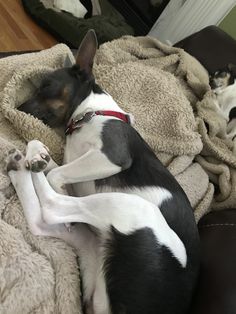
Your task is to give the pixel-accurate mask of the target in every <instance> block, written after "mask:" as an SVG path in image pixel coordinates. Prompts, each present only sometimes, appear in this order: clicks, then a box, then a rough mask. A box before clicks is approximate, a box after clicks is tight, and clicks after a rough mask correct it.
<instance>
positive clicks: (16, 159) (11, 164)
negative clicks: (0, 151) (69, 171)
mask: <svg viewBox="0 0 236 314" xmlns="http://www.w3.org/2000/svg"><path fill="white" fill-rule="evenodd" d="M23 157H24V156H23V154H22V153H21V152H20V151H19V150H17V149H15V148H14V149H11V150H10V151H9V152H8V157H7V159H6V170H7V172H9V171H11V170H14V171H17V170H20V169H21V168H22V167H23V165H24V163H23V162H22V161H23Z"/></svg>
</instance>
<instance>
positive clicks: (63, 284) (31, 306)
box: [0, 37, 236, 314]
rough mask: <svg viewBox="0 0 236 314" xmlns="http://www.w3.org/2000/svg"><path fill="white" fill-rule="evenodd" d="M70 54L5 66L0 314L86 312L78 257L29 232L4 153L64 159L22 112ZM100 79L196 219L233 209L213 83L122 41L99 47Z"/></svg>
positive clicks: (228, 158)
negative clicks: (38, 146) (36, 149)
mask: <svg viewBox="0 0 236 314" xmlns="http://www.w3.org/2000/svg"><path fill="white" fill-rule="evenodd" d="M66 55H69V57H70V58H71V60H73V56H72V55H71V53H70V51H69V49H68V48H67V47H66V46H64V45H57V46H55V47H53V48H52V49H49V50H45V51H42V52H40V53H34V54H30V55H29V54H26V55H22V56H17V57H10V58H6V59H2V60H0V69H1V76H0V92H1V95H0V108H1V109H0V110H1V111H0V123H1V125H0V147H1V150H0V171H1V173H0V212H1V218H2V220H0V233H1V234H0V274H1V279H2V278H3V280H1V281H0V313H7V314H8V313H19V314H21V313H24V314H25V313H80V307H79V304H80V300H79V295H80V292H79V274H78V269H77V263H76V257H75V254H74V252H73V250H72V249H71V248H70V247H68V246H67V245H66V244H64V243H63V242H62V241H59V240H56V239H50V238H40V237H34V236H32V235H31V234H30V232H29V230H28V229H27V225H26V222H25V220H24V216H23V214H22V209H21V206H20V204H19V202H18V200H17V197H16V195H15V193H14V191H13V189H12V188H11V186H10V182H9V179H8V177H7V175H6V174H5V173H4V170H3V161H4V158H5V154H6V153H7V151H8V150H9V149H10V148H12V147H13V146H15V147H18V148H20V149H24V147H25V144H26V142H27V141H29V140H31V139H34V138H38V139H40V140H41V141H43V142H44V143H45V144H46V145H47V146H48V147H49V148H50V150H51V152H52V154H53V157H54V158H55V159H56V160H57V161H58V162H60V161H61V158H62V154H63V140H62V139H61V138H60V137H59V136H58V135H57V134H56V133H55V132H54V131H53V130H50V129H49V128H47V127H46V126H45V125H43V124H42V123H41V122H40V121H38V120H36V119H34V118H33V117H31V116H29V115H26V114H24V113H22V112H19V111H17V110H16V107H17V106H18V105H20V104H21V103H22V102H23V101H25V100H26V99H27V98H29V97H30V96H31V95H32V93H33V92H34V90H35V88H36V87H37V86H38V85H39V82H40V80H41V78H42V76H43V75H45V74H46V73H48V72H49V71H52V70H53V69H55V68H58V67H61V66H62V65H63V62H64V60H65V57H66ZM94 73H95V76H96V78H97V81H98V82H99V83H100V84H101V85H102V86H103V87H104V88H105V89H106V90H107V91H108V92H109V93H110V94H111V95H112V96H113V97H114V98H115V100H116V101H117V102H118V103H119V104H120V105H121V107H122V108H123V109H125V110H127V111H129V112H132V113H133V115H134V117H135V120H136V124H135V127H136V128H137V130H138V131H139V132H140V133H141V134H142V136H143V137H144V138H145V139H146V141H147V142H148V143H149V144H150V145H151V147H152V148H153V149H154V151H155V152H156V154H157V155H158V156H159V158H160V159H161V160H162V162H163V163H164V164H165V165H166V166H167V167H168V168H169V170H170V171H171V172H172V173H173V175H174V176H175V177H176V178H177V180H178V181H179V182H180V184H181V185H182V187H183V188H184V190H185V191H186V193H187V195H188V197H189V199H190V201H191V204H192V206H193V207H194V209H195V216H196V220H198V219H199V218H200V217H201V216H202V215H203V214H204V213H206V212H207V211H209V209H210V206H211V208H216V209H218V208H223V207H226V206H228V207H233V206H236V196H235V191H236V189H235V185H236V179H235V178H236V177H235V176H236V175H235V167H236V157H235V155H234V154H233V153H232V152H233V144H232V143H230V142H228V141H226V140H225V139H224V136H225V135H224V134H225V131H224V130H225V129H224V128H225V125H224V123H223V122H222V120H221V117H219V116H217V114H216V113H215V110H214V107H213V103H212V99H211V95H210V92H209V85H208V75H207V73H206V71H205V70H204V68H203V67H202V66H201V65H200V64H199V63H198V62H197V61H196V60H195V59H193V58H192V57H190V56H189V55H188V54H186V53H184V52H183V51H182V50H180V49H177V48H172V47H168V46H165V45H163V44H161V43H160V42H158V41H157V40H154V39H150V38H148V37H146V38H132V37H124V38H122V39H119V40H116V41H113V42H111V43H106V44H104V45H103V46H101V48H100V49H99V51H98V53H97V57H96V62H95V68H94ZM204 95H205V96H204ZM203 97H204V99H203ZM202 99H203V100H202ZM206 123H207V125H208V128H209V133H208V132H207V129H206ZM211 182H213V183H214V184H215V185H217V186H218V188H219V189H218V190H219V191H218V195H214V186H213V184H212V183H211ZM211 204H212V205H211Z"/></svg>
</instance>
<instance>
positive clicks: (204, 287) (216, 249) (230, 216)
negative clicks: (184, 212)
mask: <svg viewBox="0 0 236 314" xmlns="http://www.w3.org/2000/svg"><path fill="white" fill-rule="evenodd" d="M199 233H200V238H201V271H200V278H199V283H198V287H197V290H196V294H195V299H194V302H193V307H192V311H191V314H235V313H236V209H231V210H225V211H221V212H213V213H210V214H208V215H206V216H205V217H203V218H202V219H201V220H200V222H199Z"/></svg>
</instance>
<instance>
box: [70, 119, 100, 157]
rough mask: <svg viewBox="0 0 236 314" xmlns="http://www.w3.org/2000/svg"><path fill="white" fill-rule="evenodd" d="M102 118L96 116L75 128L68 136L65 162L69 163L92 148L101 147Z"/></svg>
mask: <svg viewBox="0 0 236 314" xmlns="http://www.w3.org/2000/svg"><path fill="white" fill-rule="evenodd" d="M103 120H104V119H101V118H94V119H93V121H90V122H88V123H86V124H84V125H83V126H82V127H81V128H80V129H78V130H75V131H74V132H73V133H72V134H71V135H68V136H67V138H66V147H65V155H64V163H69V162H72V161H74V160H75V159H77V158H79V157H81V156H82V155H84V154H85V153H87V152H88V151H89V150H90V149H101V148H102V139H101V133H102V129H103V123H104V121H103Z"/></svg>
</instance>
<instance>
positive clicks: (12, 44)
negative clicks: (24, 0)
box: [0, 0, 56, 52]
mask: <svg viewBox="0 0 236 314" xmlns="http://www.w3.org/2000/svg"><path fill="white" fill-rule="evenodd" d="M55 44H56V40H55V39H54V38H53V37H52V36H51V35H50V34H49V33H47V32H46V31H44V30H43V29H42V28H41V27H40V26H38V25H37V24H36V23H35V22H34V21H33V20H32V19H31V17H29V16H28V15H27V14H26V13H25V11H24V9H23V6H22V4H21V0H0V52H2V51H23V50H38V49H44V48H49V47H51V46H53V45H55Z"/></svg>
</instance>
